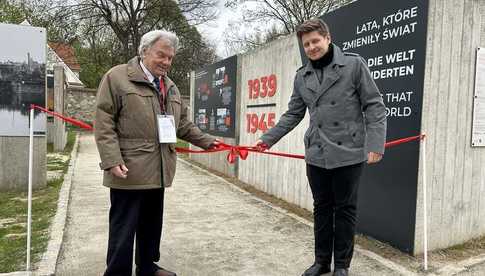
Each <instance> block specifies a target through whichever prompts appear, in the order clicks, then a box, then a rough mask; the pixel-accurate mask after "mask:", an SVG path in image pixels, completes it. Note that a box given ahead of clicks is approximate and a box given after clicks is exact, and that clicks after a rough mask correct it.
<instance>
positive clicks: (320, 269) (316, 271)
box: [301, 263, 331, 276]
mask: <svg viewBox="0 0 485 276" xmlns="http://www.w3.org/2000/svg"><path fill="white" fill-rule="evenodd" d="M330 271H331V270H330V265H322V264H319V263H314V264H313V265H312V266H310V267H309V268H308V269H307V270H305V272H303V274H302V275H301V276H320V275H322V274H326V273H329V272H330Z"/></svg>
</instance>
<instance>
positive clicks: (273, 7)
mask: <svg viewBox="0 0 485 276" xmlns="http://www.w3.org/2000/svg"><path fill="white" fill-rule="evenodd" d="M353 1H355V0H227V1H226V7H229V8H232V9H239V10H241V7H244V4H250V5H247V6H252V8H247V6H246V8H244V9H243V20H242V22H238V23H234V24H245V26H246V27H247V28H249V29H253V30H254V32H253V33H251V34H247V33H243V34H240V33H238V32H237V30H235V29H234V28H232V27H229V28H228V30H227V31H228V35H227V36H226V38H225V43H226V45H227V46H228V47H229V48H239V50H240V51H246V50H249V49H253V48H255V47H258V46H261V45H263V44H265V43H267V42H269V41H271V40H274V39H276V38H278V37H280V36H282V35H288V34H291V33H293V32H295V30H296V27H297V26H298V25H300V24H301V23H303V22H304V21H305V20H308V19H310V18H313V17H319V16H321V15H323V14H325V13H327V12H329V11H332V10H334V9H336V8H339V7H341V6H343V5H346V4H348V3H350V2H353ZM268 22H271V23H272V24H271V25H269V24H268ZM261 25H263V26H264V25H266V26H268V25H269V26H270V27H269V28H268V27H267V28H266V29H261V28H260V26H261Z"/></svg>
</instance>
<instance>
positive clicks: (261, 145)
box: [254, 140, 269, 151]
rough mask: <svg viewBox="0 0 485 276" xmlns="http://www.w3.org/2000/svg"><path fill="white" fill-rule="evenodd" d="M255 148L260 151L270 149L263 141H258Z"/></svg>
mask: <svg viewBox="0 0 485 276" xmlns="http://www.w3.org/2000/svg"><path fill="white" fill-rule="evenodd" d="M254 147H256V148H257V149H258V150H259V151H265V150H267V149H268V148H269V147H268V145H267V144H266V143H265V142H263V141H262V140H258V141H256V144H254Z"/></svg>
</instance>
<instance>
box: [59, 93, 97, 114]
mask: <svg viewBox="0 0 485 276" xmlns="http://www.w3.org/2000/svg"><path fill="white" fill-rule="evenodd" d="M95 110H96V89H89V88H83V87H69V88H68V89H67V93H66V99H65V110H64V111H65V113H64V114H65V115H67V116H69V117H73V118H76V119H78V120H81V121H83V122H87V123H92V122H93V121H94V112H95Z"/></svg>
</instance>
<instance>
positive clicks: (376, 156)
mask: <svg viewBox="0 0 485 276" xmlns="http://www.w3.org/2000/svg"><path fill="white" fill-rule="evenodd" d="M381 159H382V154H380V153H377V152H369V153H368V154H367V164H374V163H377V162H379V161H381Z"/></svg>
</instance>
